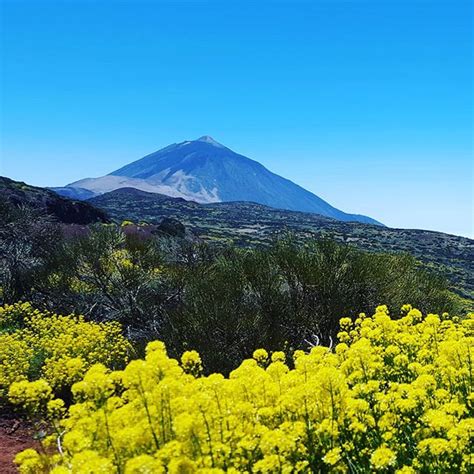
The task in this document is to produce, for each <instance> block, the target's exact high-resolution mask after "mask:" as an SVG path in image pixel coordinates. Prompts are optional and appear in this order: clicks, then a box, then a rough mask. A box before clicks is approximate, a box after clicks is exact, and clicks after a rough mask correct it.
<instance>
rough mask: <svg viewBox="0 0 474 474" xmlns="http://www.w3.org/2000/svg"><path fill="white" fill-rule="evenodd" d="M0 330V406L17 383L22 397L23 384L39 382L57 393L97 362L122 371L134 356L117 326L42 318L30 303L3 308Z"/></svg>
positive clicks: (69, 318)
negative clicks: (128, 358) (32, 381)
mask: <svg viewBox="0 0 474 474" xmlns="http://www.w3.org/2000/svg"><path fill="white" fill-rule="evenodd" d="M0 328H1V329H0V402H1V401H2V400H5V398H6V395H7V392H8V390H9V387H10V385H11V384H12V383H14V382H20V385H19V386H17V387H16V389H18V390H20V391H21V390H22V387H23V391H24V389H25V386H24V385H22V384H21V383H22V382H25V381H28V380H35V379H37V378H39V377H41V378H42V379H43V381H44V382H45V383H46V382H47V383H48V384H49V385H50V387H52V389H53V390H54V391H56V392H57V391H59V390H61V389H63V388H65V387H68V386H71V385H72V384H73V383H74V382H77V381H78V380H80V379H81V378H82V376H83V375H84V373H85V372H86V370H87V369H88V368H89V367H91V366H92V365H93V364H95V363H97V362H100V363H103V364H105V365H106V366H107V367H111V368H119V367H120V366H121V365H122V364H124V363H125V362H126V360H127V356H128V353H129V350H130V346H129V343H128V342H127V341H126V339H125V338H124V337H123V336H122V334H121V328H120V325H119V324H118V323H115V322H111V323H92V322H86V321H85V320H84V319H83V317H82V316H59V315H56V314H49V313H41V312H40V311H38V310H35V309H33V308H32V307H31V305H30V304H29V303H18V304H14V305H10V306H4V307H2V308H0ZM12 388H13V389H14V390H15V388H14V387H12ZM30 390H34V386H33V387H30ZM13 399H16V396H14V397H13Z"/></svg>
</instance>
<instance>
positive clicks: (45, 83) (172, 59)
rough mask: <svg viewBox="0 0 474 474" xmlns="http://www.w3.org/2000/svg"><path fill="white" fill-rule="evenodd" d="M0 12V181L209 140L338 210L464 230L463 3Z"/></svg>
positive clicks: (39, 7)
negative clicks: (203, 138) (209, 137)
mask: <svg viewBox="0 0 474 474" xmlns="http://www.w3.org/2000/svg"><path fill="white" fill-rule="evenodd" d="M0 3H1V7H2V10H1V16H2V36H1V39H2V42H1V59H2V70H1V79H2V82H1V93H2V95H1V102H0V105H1V114H0V118H1V134H0V136H1V164H0V174H2V175H6V176H9V177H11V178H14V179H19V180H23V181H26V182H29V183H31V184H36V185H63V184H66V183H69V182H72V181H75V180H77V179H80V178H83V177H88V176H100V175H103V174H105V173H108V172H110V171H112V170H114V169H117V168H119V167H120V166H122V165H124V164H126V163H128V162H130V161H133V160H135V159H138V158H140V157H142V156H143V155H145V154H147V153H150V152H152V151H155V150H157V149H159V148H161V147H163V146H165V145H168V144H169V143H173V142H180V141H184V140H186V139H194V138H197V137H199V136H201V135H212V136H213V137H214V138H215V139H216V140H218V141H220V142H221V143H224V144H225V145H227V146H229V147H230V148H232V149H234V150H235V151H237V152H240V153H242V154H244V155H246V156H249V157H250V158H253V159H256V160H257V161H260V162H261V163H262V164H264V165H265V166H267V167H268V168H269V169H271V170H272V171H274V172H276V173H278V174H281V175H283V176H285V177H287V178H289V179H291V180H293V181H295V182H296V183H298V184H300V185H302V186H304V187H306V188H307V189H309V190H310V191H313V192H314V193H316V194H318V195H319V196H321V197H322V198H324V199H326V200H327V201H328V202H330V203H331V204H333V205H335V206H336V207H339V208H340V209H342V210H344V211H347V212H352V213H362V214H366V215H370V216H372V217H374V218H376V219H378V220H380V221H382V222H384V223H385V224H387V225H389V226H393V227H407V228H425V229H433V230H440V231H444V232H450V233H455V234H460V235H467V236H471V237H472V236H473V234H474V231H473V215H474V210H473V201H474V194H473V160H472V151H473V149H472V147H473V145H472V126H473V119H472V106H473V93H472V66H473V59H472V7H471V6H470V5H471V2H470V1H462V0H456V1H453V0H450V1H436V0H426V1H421V0H409V1H408V0H407V1H403V0H394V1H391V0H385V1H384V0H374V1H371V0H353V1H338V0H327V1H317V0H314V1H295V0H292V1H264V0H260V1H255V2H250V1H239V2H236V1H231V0H228V1H220V2H216V1H214V2H205V1H186V2H184V1H173V2H171V1H169V2H164V1H163V2H161V1H159V0H155V1H139V0H137V1H133V2H132V1H129V2H124V1H113V0H110V1H106V0H103V1H91V0H82V1H74V0H69V1H66V0H63V1H55V2H50V1H41V0H35V1H30V2H28V1H22V0H15V1H8V0H0Z"/></svg>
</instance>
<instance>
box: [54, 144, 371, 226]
mask: <svg viewBox="0 0 474 474" xmlns="http://www.w3.org/2000/svg"><path fill="white" fill-rule="evenodd" d="M67 188H80V189H81V190H89V191H92V192H93V193H95V194H103V193H106V192H109V191H113V190H115V189H119V188H136V189H140V190H142V191H148V192H153V193H161V194H166V195H168V196H172V197H182V198H184V199H188V200H192V201H197V202H200V203H212V202H227V201H251V202H256V203H260V204H265V205H267V206H271V207H274V208H279V209H288V210H293V211H305V212H314V213H316V214H321V215H323V216H328V217H332V218H334V219H338V220H341V221H358V222H365V223H370V224H380V223H379V222H377V221H375V220H374V219H371V218H370V217H366V216H362V215H357V214H347V213H345V212H343V211H340V210H339V209H336V208H335V207H333V206H331V205H330V204H328V203H327V202H326V201H324V200H323V199H321V198H319V197H318V196H316V195H315V194H313V193H311V192H309V191H307V190H306V189H304V188H302V187H301V186H298V185H297V184H295V183H293V182H292V181H289V180H288V179H285V178H282V177H281V176H278V175H277V174H275V173H272V172H271V171H269V170H268V169H267V168H265V167H264V166H263V165H261V164H260V163H258V162H257V161H254V160H251V159H250V158H247V157H245V156H243V155H239V154H238V153H235V152H234V151H232V150H230V149H229V148H227V147H225V146H224V145H222V144H220V143H218V142H217V141H216V140H214V139H213V138H212V137H210V136H208V135H205V136H202V137H201V138H198V139H197V140H193V141H185V142H182V143H175V144H173V145H169V146H167V147H165V148H163V149H161V150H159V151H156V152H155V153H151V154H150V155H147V156H145V157H144V158H141V159H140V160H137V161H134V162H133V163H130V164H128V165H126V166H124V167H122V168H120V169H118V170H116V171H113V172H112V173H110V174H108V175H106V176H103V177H101V178H86V179H82V180H80V181H76V182H75V183H72V184H69V185H68V186H67ZM62 189H64V188H62Z"/></svg>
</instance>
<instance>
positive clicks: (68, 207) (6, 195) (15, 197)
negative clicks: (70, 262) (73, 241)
mask: <svg viewBox="0 0 474 474" xmlns="http://www.w3.org/2000/svg"><path fill="white" fill-rule="evenodd" d="M0 202H1V203H3V204H4V205H5V206H15V207H19V206H25V207H31V208H34V209H38V210H39V211H41V212H43V213H44V214H48V215H50V216H53V217H54V218H55V219H56V220H57V221H58V222H62V223H64V224H81V225H86V224H93V223H95V222H110V220H109V218H108V217H107V215H106V214H105V212H103V211H101V210H99V209H96V208H95V207H94V206H92V205H91V204H89V203H87V202H82V201H73V200H71V199H67V198H65V197H62V196H59V195H58V194H56V193H55V192H54V191H51V190H49V189H45V188H38V187H36V186H30V185H28V184H25V183H22V182H20V181H14V180H12V179H10V178H5V177H3V176H0Z"/></svg>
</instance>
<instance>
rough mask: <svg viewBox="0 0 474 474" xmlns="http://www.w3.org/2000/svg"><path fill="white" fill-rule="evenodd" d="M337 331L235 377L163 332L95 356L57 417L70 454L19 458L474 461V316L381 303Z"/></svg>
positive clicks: (112, 462)
mask: <svg viewBox="0 0 474 474" xmlns="http://www.w3.org/2000/svg"><path fill="white" fill-rule="evenodd" d="M339 337H340V341H341V342H340V343H339V344H338V345H337V346H336V347H335V349H334V350H330V349H328V348H325V347H320V346H317V347H314V348H313V349H311V351H310V352H309V353H303V352H302V351H297V352H296V353H295V354H294V356H293V361H292V363H289V362H288V365H287V363H286V362H287V360H286V359H285V355H284V354H282V353H280V352H277V353H274V354H272V355H269V354H268V353H267V352H266V351H264V350H258V351H256V352H255V353H254V358H253V359H250V360H245V361H243V362H242V364H241V366H240V367H239V368H237V369H236V370H234V371H233V372H232V373H231V374H230V376H229V377H228V378H225V377H224V376H222V375H220V374H212V375H209V376H206V377H202V376H196V374H193V373H192V372H193V370H189V369H192V368H194V367H196V366H199V365H200V360H199V358H198V357H199V356H198V355H197V354H196V353H193V352H192V353H187V354H186V355H185V356H183V360H182V365H180V364H179V363H178V362H177V361H176V360H174V359H171V358H169V357H168V356H167V354H166V350H165V347H164V345H163V343H161V342H158V341H156V342H153V343H151V344H149V345H148V347H147V354H146V357H145V359H144V360H134V361H132V362H130V363H129V364H128V366H127V367H126V368H125V370H123V371H110V370H108V369H106V368H105V367H104V366H103V365H101V364H97V365H94V366H93V367H91V368H90V369H89V370H88V372H87V373H86V374H85V376H84V378H83V379H82V381H80V382H78V383H76V384H75V385H74V386H73V393H74V396H75V402H76V403H75V404H74V405H72V406H71V407H70V409H69V412H68V414H67V415H66V416H65V417H63V418H62V419H61V420H59V421H58V426H59V427H60V428H59V429H58V432H59V433H60V435H59V438H58V439H56V438H55V439H54V445H58V446H61V453H59V454H48V455H45V454H40V453H37V452H35V451H32V450H27V451H25V452H23V453H21V454H19V455H18V456H17V463H18V464H19V466H20V471H21V472H23V473H36V472H42V471H46V472H51V473H53V474H63V473H70V472H74V473H92V472H94V473H99V472H103V473H124V474H138V473H160V472H169V473H176V474H177V473H193V472H199V473H219V472H230V473H233V472H234V473H236V472H255V473H298V472H341V473H345V472H348V473H349V472H350V473H355V472H385V473H399V474H409V473H415V472H433V473H459V472H460V473H468V472H473V470H474V453H473V447H474V419H473V412H474V396H473V391H474V379H473V377H474V367H473V359H474V357H473V356H474V315H469V316H468V317H467V318H465V319H463V320H457V319H456V318H453V319H450V318H449V317H448V316H447V315H443V316H442V317H440V316H437V315H433V314H430V315H428V316H426V317H423V316H422V314H421V313H420V312H419V311H417V310H416V309H412V308H410V307H404V308H403V313H402V317H401V318H399V319H392V318H391V317H390V316H389V314H388V312H387V309H386V307H383V306H381V307H379V308H377V311H376V313H375V315H373V316H372V317H366V316H365V315H360V317H359V318H358V319H357V320H356V321H351V320H350V319H343V320H342V322H341V333H340V335H339ZM183 366H184V367H183ZM46 452H50V453H51V448H50V451H48V450H47V451H46Z"/></svg>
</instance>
